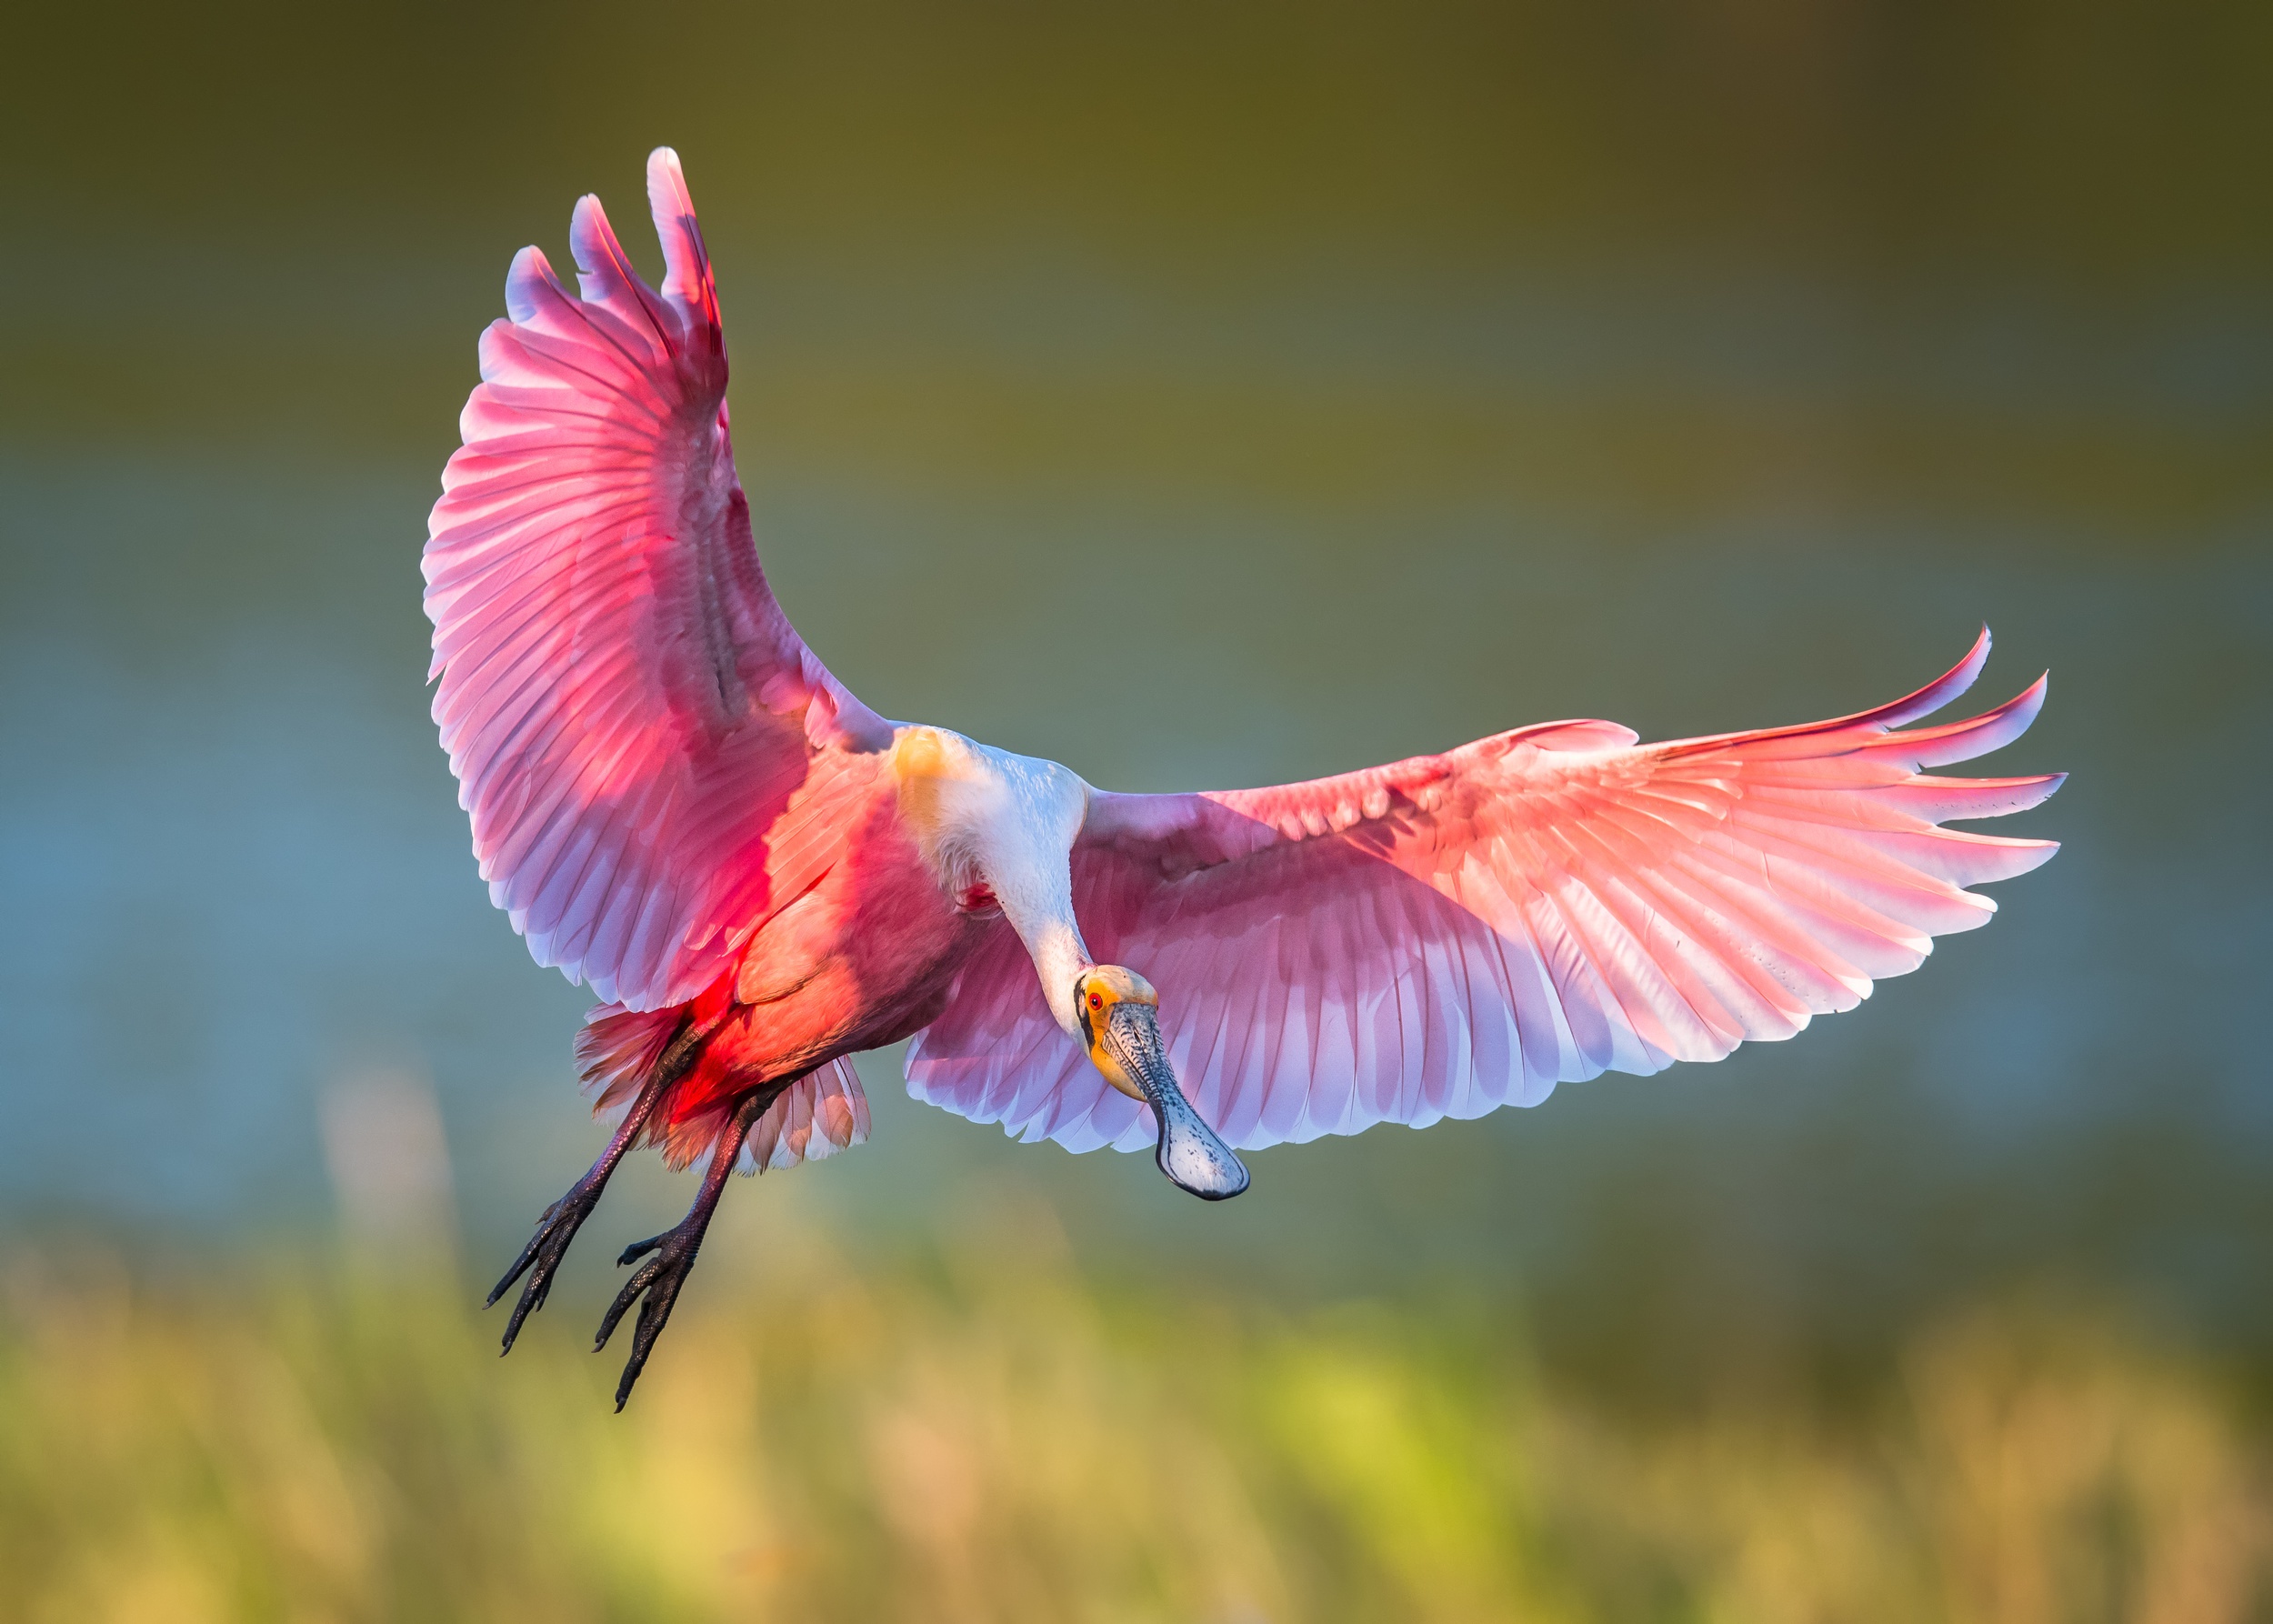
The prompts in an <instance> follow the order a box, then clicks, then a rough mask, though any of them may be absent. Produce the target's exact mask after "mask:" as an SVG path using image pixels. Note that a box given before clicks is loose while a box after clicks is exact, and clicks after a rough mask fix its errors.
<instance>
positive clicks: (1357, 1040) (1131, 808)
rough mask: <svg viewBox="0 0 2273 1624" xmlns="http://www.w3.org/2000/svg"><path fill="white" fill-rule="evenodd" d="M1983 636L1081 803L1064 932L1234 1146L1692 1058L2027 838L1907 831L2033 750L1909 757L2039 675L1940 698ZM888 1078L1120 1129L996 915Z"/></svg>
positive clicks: (1859, 969)
mask: <svg viewBox="0 0 2273 1624" xmlns="http://www.w3.org/2000/svg"><path fill="white" fill-rule="evenodd" d="M1988 644H1989V639H1988V632H1987V630H1986V629H1985V630H1984V631H1983V632H1982V634H1981V637H1980V640H1979V641H1978V643H1977V644H1976V645H1975V646H1974V648H1973V650H1972V652H1971V653H1970V654H1968V656H1967V657H1966V658H1965V659H1964V660H1963V661H1962V662H1960V663H1959V664H1958V667H1957V668H1956V669H1954V670H1952V671H1951V672H1950V673H1949V674H1948V676H1946V677H1942V678H1941V679H1940V680H1939V681H1938V682H1935V683H1932V684H1930V685H1928V687H1924V688H1921V689H1919V690H1918V692H1917V693H1915V694H1912V695H1911V696H1909V697H1908V698H1906V699H1900V700H1897V701H1896V702H1895V703H1893V704H1891V705H1887V706H1882V707H1879V708H1877V709H1876V710H1870V711H1865V712H1862V713H1861V714H1859V715H1857V716H1851V717H1841V718H1839V719H1837V720H1836V721H1829V722H1818V723H1815V724H1813V725H1810V726H1807V727H1781V728H1773V729H1769V730H1767V731H1764V732H1758V733H1732V734H1723V735H1719V736H1717V737H1711V738H1695V739H1682V740H1678V741H1676V742H1673V743H1669V744H1657V745H1647V746H1641V747H1636V745H1635V737H1634V735H1633V734H1632V733H1631V732H1629V731H1627V729H1626V728H1623V727H1617V725H1616V724H1614V723H1609V722H1564V723H1551V724H1548V725H1547V726H1545V727H1527V728H1520V729H1517V731H1515V732H1512V733H1503V734H1499V735H1497V736H1495V737H1490V738H1485V739H1478V740H1477V741H1476V742H1475V743H1474V744H1470V745H1464V746H1462V747H1460V748H1458V749H1457V750H1453V751H1450V752H1448V753H1447V754H1445V755H1442V756H1423V757H1415V758H1413V759H1412V760H1409V761H1400V762H1396V763H1394V764H1392V765H1390V766H1387V767H1372V768H1369V769H1367V770H1366V771H1363V772H1355V773H1345V774H1343V775H1341V776H1339V777H1331V778H1320V779H1317V780H1315V781H1313V782H1311V783H1307V784H1290V785H1286V786H1282V787H1277V788H1269V789H1247V790H1231V791H1223V792H1209V793H1207V794H1203V795H1181V796H1122V795H1102V794H1101V795H1098V796H1096V797H1095V798H1094V799H1093V801H1092V803H1091V806H1090V810H1089V817H1088V821H1087V823H1086V826H1085V827H1084V829H1083V832H1082V837H1081V840H1080V843H1079V844H1078V845H1077V846H1076V847H1075V850H1074V857H1073V878H1074V906H1075V910H1076V914H1077V915H1078V917H1079V919H1080V922H1081V927H1082V931H1083V934H1084V936H1085V937H1086V940H1087V942H1088V946H1089V950H1090V952H1091V953H1092V954H1094V955H1096V957H1098V958H1099V959H1100V960H1101V961H1104V962H1108V963H1116V964H1126V965H1128V966H1130V967H1132V968H1135V969H1136V970H1137V971H1138V972H1139V973H1140V974H1142V975H1144V976H1145V977H1147V978H1148V979H1149V980H1150V981H1151V982H1152V983H1153V984H1154V986H1156V987H1157V988H1158V989H1159V992H1160V1018H1161V1026H1162V1028H1163V1030H1164V1032H1165V1034H1166V1035H1167V1038H1168V1049H1169V1055H1170V1058H1172V1059H1173V1060H1174V1062H1175V1064H1176V1067H1177V1073H1178V1075H1179V1076H1180V1077H1181V1078H1183V1080H1184V1084H1185V1088H1186V1092H1187V1094H1188V1095H1189V1096H1190V1097H1191V1098H1192V1101H1193V1104H1194V1105H1195V1106H1196V1107H1197V1108H1198V1109H1199V1111H1200V1114H1201V1115H1202V1116H1204V1117H1206V1118H1207V1120H1208V1122H1209V1123H1210V1124H1211V1125H1213V1126H1214V1127H1215V1128H1216V1129H1217V1132H1219V1133H1220V1134H1222V1135H1223V1137H1224V1138H1226V1139H1227V1140H1228V1141H1229V1142H1230V1143H1231V1144H1232V1145H1234V1146H1236V1147H1237V1148H1241V1149H1250V1148H1260V1147H1263V1146H1267V1145H1275V1144H1277V1143H1280V1142H1281V1141H1284V1140H1289V1139H1292V1140H1303V1139H1310V1138H1317V1137H1318V1136H1319V1135H1321V1134H1329V1133H1357V1132H1358V1131H1360V1130H1361V1129H1363V1128H1368V1127H1371V1126H1372V1125H1373V1124H1375V1123H1377V1122H1405V1123H1409V1124H1412V1125H1413V1126H1415V1127H1421V1126H1425V1125H1426V1124H1428V1123H1431V1122H1434V1121H1437V1119H1438V1118H1444V1117H1477V1116H1481V1115H1482V1114H1483V1113H1485V1112H1487V1111H1489V1110H1492V1109H1494V1108H1497V1107H1499V1106H1502V1105H1536V1104H1537V1103H1538V1102H1539V1101H1540V1100H1542V1099H1544V1098H1547V1094H1548V1092H1549V1091H1550V1090H1551V1089H1552V1088H1554V1086H1555V1085H1556V1084H1557V1082H1571V1081H1577V1080H1579V1079H1582V1078H1590V1077H1593V1076H1596V1075H1597V1073H1599V1072H1602V1071H1604V1070H1606V1069H1610V1068H1616V1069H1617V1070H1620V1071H1630V1072H1640V1073H1647V1072H1653V1071H1657V1070H1659V1069H1660V1068H1664V1067H1666V1066H1667V1065H1669V1064H1671V1063H1672V1062H1673V1061H1675V1060H1717V1059H1718V1058H1721V1057H1722V1056H1724V1055H1726V1054H1727V1053H1728V1051H1729V1050H1730V1049H1732V1048H1736V1046H1737V1044H1738V1043H1740V1042H1742V1041H1743V1040H1745V1039H1746V1038H1755V1039H1767V1038H1788V1037H1790V1036H1791V1035H1792V1034H1793V1033H1795V1032H1797V1031H1798V1030H1799V1029H1800V1028H1802V1027H1804V1026H1806V1025H1807V1022H1808V1020H1809V1019H1810V1018H1812V1017H1814V1016H1816V1015H1819V1014H1822V1013H1824V1012H1825V1011H1827V1010H1834V1009H1851V1008H1853V1007H1855V1005H1856V1004H1857V1003H1858V1002H1860V1001H1861V1000H1862V999H1863V998H1864V997H1867V996H1868V995H1869V993H1870V989H1871V985H1872V982H1873V980H1874V979H1876V978H1879V977H1887V976H1898V975H1901V974H1903V973H1904V972H1906V971H1908V970H1911V969H1915V968H1916V967H1918V963H1919V962H1920V961H1921V960H1922V959H1924V958H1925V957H1926V956H1927V954H1928V952H1930V951H1931V950H1932V948H1933V938H1934V937H1936V936H1939V935H1946V934H1948V933H1949V932H1951V931H1957V930H1969V929H1972V928H1974V927H1977V926H1979V925H1983V924H1986V923H1987V922H1988V917H1989V916H1990V914H1992V913H1993V912H1994V911H1995V909H1996V905H1995V904H1994V903H1992V902H1991V901H1990V900H1989V899H1988V897H1979V896H1976V895H1974V894H1973V893H1971V892H1969V891H1968V890H1966V889H1965V888H1964V887H1967V886H1968V885H1973V884H1976V883H1978V882H1981V881H1984V880H1995V879H2004V878H2007V877H2010V876H2012V875H2016V874H2021V873H2025V872H2027V871H2028V869H2031V868H2034V867H2037V866H2038V864H2039V863H2042V862H2044V861H2045V860H2046V859H2048V857H2051V855H2052V853H2053V852H2054V851H2055V850H2056V849H2058V847H2056V845H2055V844H2054V843H2053V842H2051V841H2048V840H2013V839H1999V838H1997V837H1991V836H1987V835H1977V834H1970V833H1966V832H1963V831H1959V830H1956V829H1945V828H1941V827H1938V826H1939V824H1940V823H1941V822H1942V821H1943V820H1944V819H1948V818H1970V817H1995V816H1998V815H2000V814H2003V813H2007V812H2018V811H2020V810H2022V809H2024V808H2026V807H2033V806H2035V805H2036V804H2037V803H2038V802H2039V801H2041V800H2043V799H2044V798H2045V797H2047V796H2048V795H2050V794H2051V793H2052V792H2053V791H2054V790H2055V789H2057V788H2058V787H2059V785H2060V781H2061V779H2060V776H2058V775H2053V776H2048V777H2029V778H1981V779H1967V778H1943V777H1928V776H1926V775H1925V774H1924V773H1923V772H1922V771H1921V769H1922V768H1925V767H1938V766H1940V765H1943V764H1945V763H1948V762H1953V761H1964V760H1968V759H1969V758H1971V757H1976V756H1979V755H1982V754H1984V753H1986V752H1988V751H1990V750H1993V749H1996V748H1997V747H1998V746H2000V745H2003V744H2006V743H2008V742H2009V741H2010V740H2012V739H2013V738H2015V737H2018V735H2019V734H2020V733H2021V732H2022V731H2023V730H2024V729H2026V728H2027V727H2028V724H2029V722H2030V721H2031V720H2033V719H2034V717H2035V716H2036V714H2037V711H2038V707H2040V706H2041V705H2042V703H2043V699H2044V690H2045V684H2044V682H2043V680H2042V679H2039V680H2038V682H2037V683H2036V684H2035V685H2034V686H2032V687H2029V688H2028V690H2027V691H2026V692H2025V693H2023V694H2021V695H2020V696H2019V697H2017V698H2015V699H2013V700H2012V701H2010V702H2009V703H2008V704H2005V705H2002V706H1999V707H1997V708H1996V709H1995V710H1992V711H1989V712H1988V713H1987V714H1986V715H1983V716H1979V717H1974V718H1972V719H1971V720H1969V721H1963V722H1957V723H1952V724H1948V725H1946V726H1942V727H1922V728H1915V729H1912V730H1910V731H1908V732H1904V731H1899V729H1901V728H1903V727H1905V726H1906V725H1907V724H1908V723H1912V722H1915V721H1917V720H1918V719H1919V718H1921V717H1925V716H1927V715H1928V713H1930V712H1932V711H1934V710H1937V709H1938V708H1939V707H1941V706H1943V705H1945V704H1947V703H1948V701H1949V700H1951V699H1953V698H1955V697H1957V696H1958V694H1960V693H1962V692H1964V691H1965V689H1966V688H1967V687H1969V686H1970V685H1971V683H1972V681H1973V678H1974V677H1975V676H1976V675H1978V672H1979V670H1980V668H1981V666H1982V664H1983V662H1984V661H1985V660H1986V659H1987V658H1988ZM907 1078H908V1088H909V1091H910V1092H911V1093H913V1094H915V1095H916V1097H917V1098H923V1099H928V1100H930V1101H932V1102H933V1103H934V1104H936V1105H941V1106H945V1107H946V1108H947V1109H949V1110H952V1111H956V1112H957V1113H959V1114H961V1115H963V1116H966V1117H969V1118H974V1119H975V1120H977V1121H983V1122H1000V1123H1002V1124H1003V1125H1004V1127H1005V1128H1006V1131H1009V1132H1012V1133H1016V1134H1019V1135H1022V1136H1023V1137H1025V1138H1027V1139H1029V1140H1032V1139H1042V1138H1051V1139H1056V1140H1057V1141H1059V1142H1060V1143H1062V1144H1064V1145H1066V1146H1067V1147H1069V1148H1074V1149H1089V1148H1094V1147H1096V1146H1099V1145H1106V1144H1110V1145H1116V1146H1118V1147H1119V1148H1122V1149H1135V1148H1141V1147H1147V1146H1149V1145H1150V1144H1151V1143H1152V1142H1153V1138H1154V1132H1155V1130H1154V1127H1153V1124H1152V1120H1151V1115H1150V1112H1149V1109H1148V1108H1146V1107H1143V1106H1140V1105H1138V1104H1137V1103H1136V1101H1134V1100H1131V1099H1129V1098H1127V1097H1126V1096H1124V1095H1121V1094H1118V1093H1116V1092H1115V1091H1114V1090H1112V1089H1111V1088H1107V1087H1106V1085H1105V1083H1104V1081H1103V1079H1102V1078H1099V1077H1098V1076H1097V1075H1096V1071H1095V1069H1094V1068H1092V1067H1090V1066H1089V1064H1088V1062H1087V1060H1086V1058H1085V1057H1084V1056H1083V1055H1082V1054H1081V1053H1080V1052H1079V1050H1078V1048H1077V1046H1076V1045H1073V1044H1070V1043H1068V1042H1067V1041H1066V1039H1065V1038H1064V1036H1063V1035H1062V1034H1061V1033H1060V1032H1059V1031H1058V1029H1057V1028H1056V1024H1055V1023H1054V1022H1053V1021H1052V1020H1051V1019H1050V1017H1049V1014H1048V1012H1047V1010H1046V1009H1045V1008H1044V1007H1043V1004H1042V999H1041V995H1040V991H1039V989H1038V987H1036V982H1035V979H1034V973H1033V970H1032V968H1031V967H1030V966H1028V965H1027V964H1026V962H1025V958H1024V956H1023V955H1022V954H1021V953H1020V952H1019V951H1018V947H1017V942H1016V938H1015V937H1010V936H1009V934H1008V932H1007V931H1005V932H1004V933H1003V939H1001V940H996V941H991V942H989V943H988V944H987V946H986V949H985V951H984V953H983V955H982V956H981V957H978V958H976V959H975V960H974V961H973V962H972V964H971V965H970V966H969V967H968V968H967V969H966V971H965V973H964V975H963V977H962V979H961V981H960V982H959V983H958V984H957V987H956V993H955V996H954V998H953V1000H952V1001H951V1002H950V1003H949V1005H948V1006H947V1008H946V1012H945V1013H944V1014H943V1015H942V1016H941V1017H940V1018H939V1019H938V1020H937V1021H936V1022H935V1023H933V1025H932V1026H931V1027H930V1028H927V1029H926V1030H925V1031H924V1032H923V1033H922V1034H921V1035H919V1037H918V1038H916V1044H915V1047H914V1048H912V1049H911V1050H910V1052H909V1057H908V1066H907Z"/></svg>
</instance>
